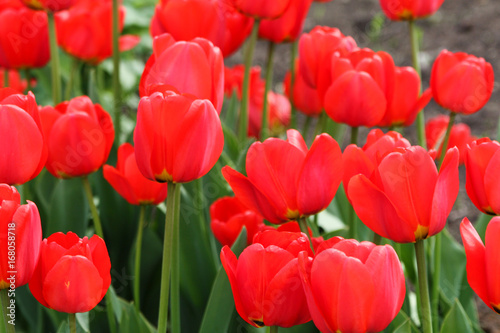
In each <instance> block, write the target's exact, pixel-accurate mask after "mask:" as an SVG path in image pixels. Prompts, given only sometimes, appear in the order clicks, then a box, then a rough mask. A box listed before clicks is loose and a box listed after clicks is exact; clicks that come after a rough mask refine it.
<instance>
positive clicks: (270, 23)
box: [259, 0, 312, 43]
mask: <svg viewBox="0 0 500 333" xmlns="http://www.w3.org/2000/svg"><path fill="white" fill-rule="evenodd" d="M311 2H312V0H291V1H290V5H289V6H288V8H287V9H286V11H285V12H284V13H283V15H281V16H280V17H278V18H277V19H274V20H262V21H261V22H260V25H259V37H260V38H263V39H267V40H270V41H272V42H274V43H283V42H293V41H295V40H296V39H297V38H299V35H300V33H301V32H302V27H303V26H304V21H305V19H306V16H307V13H308V12H309V7H310V6H311Z"/></svg>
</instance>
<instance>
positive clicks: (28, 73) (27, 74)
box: [24, 68, 33, 91]
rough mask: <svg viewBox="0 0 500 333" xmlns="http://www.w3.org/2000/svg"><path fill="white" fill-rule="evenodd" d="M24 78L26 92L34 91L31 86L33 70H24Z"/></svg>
mask: <svg viewBox="0 0 500 333" xmlns="http://www.w3.org/2000/svg"><path fill="white" fill-rule="evenodd" d="M24 76H25V77H26V91H31V89H33V87H32V86H31V69H29V68H26V69H25V70H24Z"/></svg>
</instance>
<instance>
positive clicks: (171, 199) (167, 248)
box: [158, 182, 180, 332]
mask: <svg viewBox="0 0 500 333" xmlns="http://www.w3.org/2000/svg"><path fill="white" fill-rule="evenodd" d="M167 191H168V196H167V203H166V204H167V213H166V214H165V233H164V238H163V261H162V267H161V287H160V309H159V312H158V332H166V331H167V319H168V301H169V297H168V296H169V291H170V290H169V289H170V268H171V263H172V247H173V244H172V243H173V235H174V223H175V217H176V215H177V214H176V210H178V209H179V207H177V206H176V202H177V199H176V197H177V196H179V195H180V185H179V184H176V183H172V182H168V190H167Z"/></svg>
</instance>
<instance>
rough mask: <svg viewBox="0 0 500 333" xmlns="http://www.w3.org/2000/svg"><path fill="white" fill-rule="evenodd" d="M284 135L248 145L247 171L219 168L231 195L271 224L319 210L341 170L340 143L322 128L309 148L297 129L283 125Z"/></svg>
mask: <svg viewBox="0 0 500 333" xmlns="http://www.w3.org/2000/svg"><path fill="white" fill-rule="evenodd" d="M287 137H288V138H287V140H286V141H285V140H281V139H276V138H270V139H267V140H265V141H264V142H262V143H261V142H255V143H254V144H252V145H251V146H250V148H249V150H248V153H247V157H246V172H247V175H248V177H245V176H243V175H242V174H241V173H239V172H238V171H235V170H233V169H232V168H231V167H229V166H225V167H223V168H222V174H223V175H224V178H225V179H226V181H227V182H228V183H229V185H230V186H231V188H232V189H233V192H234V193H235V195H236V197H237V198H238V199H239V200H240V201H241V202H242V203H243V204H244V205H246V206H247V207H249V208H250V209H252V210H254V211H257V212H259V213H260V214H261V215H262V216H263V217H264V218H265V219H266V220H268V221H269V222H271V223H275V224H280V223H283V222H287V221H290V220H295V219H298V218H300V217H304V216H308V215H313V214H316V213H318V212H320V211H322V210H324V209H325V208H326V207H327V206H328V205H329V204H330V202H331V201H332V199H333V197H334V196H335V193H336V191H337V187H338V186H339V184H340V181H341V179H342V174H343V170H344V167H343V163H342V153H341V151H340V147H339V145H338V144H337V142H336V141H335V140H334V139H332V138H331V137H330V136H329V135H328V134H321V135H318V136H317V137H316V138H315V140H314V142H313V144H312V146H311V148H310V149H308V148H307V145H306V143H305V142H304V139H303V138H302V136H301V135H300V133H299V132H298V131H296V130H288V131H287Z"/></svg>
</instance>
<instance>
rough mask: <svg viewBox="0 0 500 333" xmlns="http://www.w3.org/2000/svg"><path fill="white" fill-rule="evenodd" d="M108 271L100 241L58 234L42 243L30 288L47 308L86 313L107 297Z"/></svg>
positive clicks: (95, 236)
mask: <svg viewBox="0 0 500 333" xmlns="http://www.w3.org/2000/svg"><path fill="white" fill-rule="evenodd" d="M110 270H111V262H110V260H109V254H108V250H107V248H106V244H105V243H104V241H103V240H102V238H100V237H99V236H97V235H94V236H92V238H90V239H88V238H87V237H83V238H79V237H78V236H77V235H76V234H75V233H72V232H71V231H70V232H68V233H67V234H66V235H65V234H63V233H62V232H57V233H55V234H52V235H51V236H50V237H49V238H46V239H44V240H43V242H42V245H41V247H40V260H39V261H38V265H37V266H36V269H35V272H34V273H33V277H32V279H31V281H30V283H29V288H30V291H31V293H32V294H33V296H34V297H35V298H36V299H37V301H38V302H40V304H42V305H43V306H45V307H47V308H49V309H54V310H56V311H59V312H66V313H77V312H87V311H90V310H92V309H93V308H94V307H95V306H96V305H97V303H99V302H100V301H101V300H102V298H103V297H104V295H106V292H107V291H108V288H109V286H110V284H111V274H110Z"/></svg>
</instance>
